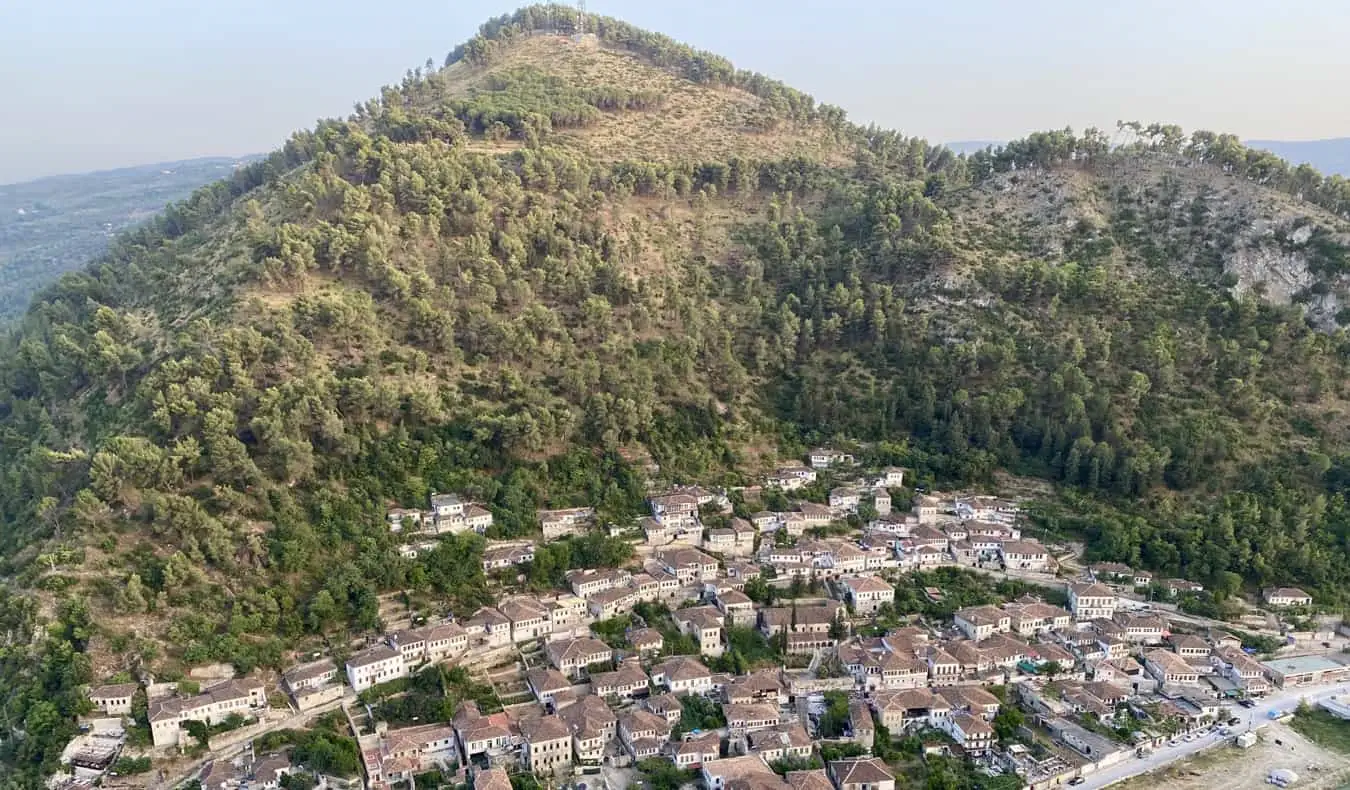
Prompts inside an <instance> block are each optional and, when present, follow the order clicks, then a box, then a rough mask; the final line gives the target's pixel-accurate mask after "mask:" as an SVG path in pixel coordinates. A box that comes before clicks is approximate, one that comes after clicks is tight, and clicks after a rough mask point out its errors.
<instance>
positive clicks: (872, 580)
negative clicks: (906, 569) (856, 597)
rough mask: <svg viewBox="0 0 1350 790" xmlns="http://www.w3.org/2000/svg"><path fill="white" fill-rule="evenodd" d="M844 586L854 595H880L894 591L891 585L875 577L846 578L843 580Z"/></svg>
mask: <svg viewBox="0 0 1350 790" xmlns="http://www.w3.org/2000/svg"><path fill="white" fill-rule="evenodd" d="M844 584H845V585H847V586H848V588H849V589H850V590H852V591H853V592H854V594H858V593H880V592H886V591H887V590H890V591H891V592H895V589H894V588H893V587H891V585H889V584H887V583H886V582H885V581H883V580H882V579H878V578H877V577H875V576H857V577H852V578H848V579H845V580H844Z"/></svg>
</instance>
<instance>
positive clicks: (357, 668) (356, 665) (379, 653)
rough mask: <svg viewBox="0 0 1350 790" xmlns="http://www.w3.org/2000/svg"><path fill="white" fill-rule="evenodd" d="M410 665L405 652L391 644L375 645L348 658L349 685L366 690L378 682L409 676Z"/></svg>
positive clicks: (356, 689)
mask: <svg viewBox="0 0 1350 790" xmlns="http://www.w3.org/2000/svg"><path fill="white" fill-rule="evenodd" d="M407 675H408V665H407V663H406V662H405V661H404V659H403V653H401V652H399V651H398V650H395V649H394V648H392V647H390V646H389V645H375V646H374V647H368V648H366V649H365V650H362V651H361V652H359V653H357V654H355V655H353V656H352V657H351V658H349V659H347V685H349V686H351V687H352V689H353V690H354V691H358V692H360V691H365V690H366V689H368V688H370V687H371V686H374V685H376V684H378V683H386V682H388V681H390V680H394V679H396V678H401V677H407Z"/></svg>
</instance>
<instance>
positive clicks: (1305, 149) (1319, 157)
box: [1247, 137, 1350, 176]
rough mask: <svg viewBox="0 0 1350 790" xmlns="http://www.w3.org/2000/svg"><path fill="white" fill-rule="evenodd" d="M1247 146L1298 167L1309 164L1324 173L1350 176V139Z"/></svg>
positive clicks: (1251, 142)
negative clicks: (1268, 152)
mask: <svg viewBox="0 0 1350 790" xmlns="http://www.w3.org/2000/svg"><path fill="white" fill-rule="evenodd" d="M1247 145H1249V146H1251V147H1252V148H1259V149H1261V150H1262V151H1270V152H1271V153H1273V154H1275V155H1276V156H1278V157H1281V158H1283V159H1286V160H1288V161H1290V162H1293V163H1294V164H1296V165H1298V164H1304V163H1307V164H1309V165H1311V166H1313V167H1315V168H1317V169H1318V170H1320V171H1321V172H1323V173H1335V174H1337V175H1342V176H1350V137H1335V138H1331V139H1329V140H1249V141H1248V142H1247Z"/></svg>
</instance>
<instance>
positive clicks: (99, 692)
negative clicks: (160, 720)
mask: <svg viewBox="0 0 1350 790" xmlns="http://www.w3.org/2000/svg"><path fill="white" fill-rule="evenodd" d="M332 669H333V662H332V661H328V662H326V664H325V667H324V671H330V670H332ZM292 671H294V670H292ZM319 674H322V672H321V673H319ZM287 676H288V677H289V676H290V674H289V673H288V674H287ZM140 688H141V687H140V684H137V683H115V684H113V685H111V686H99V687H98V688H95V689H90V691H89V699H91V700H96V699H122V698H123V697H130V696H131V695H133V694H135V693H136V692H137V691H139V690H140Z"/></svg>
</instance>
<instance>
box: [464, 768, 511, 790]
mask: <svg viewBox="0 0 1350 790" xmlns="http://www.w3.org/2000/svg"><path fill="white" fill-rule="evenodd" d="M473 790H511V777H510V775H509V774H507V773H506V770H505V769H503V768H488V769H486V770H483V771H479V772H478V775H477V776H475V777H474V780H473Z"/></svg>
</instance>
